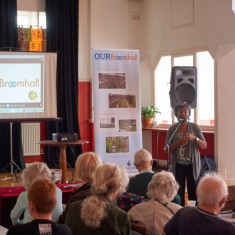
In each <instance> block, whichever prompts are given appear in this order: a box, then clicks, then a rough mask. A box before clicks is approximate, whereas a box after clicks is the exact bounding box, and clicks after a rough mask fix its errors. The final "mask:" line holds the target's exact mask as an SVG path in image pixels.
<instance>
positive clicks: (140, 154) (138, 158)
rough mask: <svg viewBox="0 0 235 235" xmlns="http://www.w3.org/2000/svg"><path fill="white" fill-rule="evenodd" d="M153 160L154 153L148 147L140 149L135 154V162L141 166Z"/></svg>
mask: <svg viewBox="0 0 235 235" xmlns="http://www.w3.org/2000/svg"><path fill="white" fill-rule="evenodd" d="M152 160H153V158H152V154H151V153H150V152H149V151H148V150H146V149H140V150H139V151H137V152H136V153H135V155H134V164H135V165H136V166H141V165H143V164H146V163H150V162H151V161H152Z"/></svg>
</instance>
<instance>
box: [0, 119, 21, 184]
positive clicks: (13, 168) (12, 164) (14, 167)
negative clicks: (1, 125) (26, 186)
mask: <svg viewBox="0 0 235 235" xmlns="http://www.w3.org/2000/svg"><path fill="white" fill-rule="evenodd" d="M9 124H10V162H8V163H7V164H6V165H5V166H4V167H3V168H2V169H3V170H5V171H6V172H7V170H6V169H7V167H8V166H10V167H11V172H10V176H15V179H16V182H17V183H18V178H17V175H16V173H17V172H18V171H21V172H22V170H21V169H20V167H19V166H18V165H17V164H16V163H15V162H14V161H13V144H12V127H13V122H9Z"/></svg>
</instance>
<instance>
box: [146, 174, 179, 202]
mask: <svg viewBox="0 0 235 235" xmlns="http://www.w3.org/2000/svg"><path fill="white" fill-rule="evenodd" d="M178 189H179V184H178V183H177V181H176V180H175V177H174V175H173V174H172V173H171V172H167V171H161V172H159V173H156V174H155V175H154V176H153V178H152V180H151V181H150V182H149V184H148V192H147V195H148V197H149V198H150V199H153V200H157V201H159V202H161V203H167V202H170V201H172V200H173V199H174V197H175V196H176V194H177V192H178Z"/></svg>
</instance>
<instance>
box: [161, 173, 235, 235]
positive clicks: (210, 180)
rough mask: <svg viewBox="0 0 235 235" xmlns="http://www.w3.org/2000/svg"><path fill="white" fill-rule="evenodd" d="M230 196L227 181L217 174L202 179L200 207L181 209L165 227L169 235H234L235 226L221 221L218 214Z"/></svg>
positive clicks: (198, 197)
mask: <svg viewBox="0 0 235 235" xmlns="http://www.w3.org/2000/svg"><path fill="white" fill-rule="evenodd" d="M227 196H228V187H227V185H226V183H225V181H224V180H223V179H222V178H221V177H220V176H219V175H217V174H215V173H214V174H208V175H206V176H204V177H203V178H201V180H200V181H199V184H198V187H197V200H198V207H197V208H195V207H189V206H186V207H184V208H182V209H180V210H179V211H178V212H177V213H176V214H175V215H174V216H173V217H172V218H171V220H170V221H169V222H168V223H167V224H166V225H165V227H164V231H165V233H166V234H167V235H177V234H180V235H188V234H191V235H194V234H195V235H198V234H200V235H206V234H213V235H221V234H226V235H230V234H231V235H232V234H235V225H234V224H233V223H230V222H228V221H225V220H223V219H221V218H220V217H219V216H218V214H219V213H220V210H221V209H222V207H223V206H224V204H225V202H226V200H227Z"/></svg>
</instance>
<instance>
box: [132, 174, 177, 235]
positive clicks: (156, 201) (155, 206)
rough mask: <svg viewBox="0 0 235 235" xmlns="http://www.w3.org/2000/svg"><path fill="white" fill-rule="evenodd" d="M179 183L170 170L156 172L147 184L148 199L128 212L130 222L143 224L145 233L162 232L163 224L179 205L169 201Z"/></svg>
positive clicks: (175, 192)
mask: <svg viewBox="0 0 235 235" xmlns="http://www.w3.org/2000/svg"><path fill="white" fill-rule="evenodd" d="M178 188H179V185H178V183H177V182H176V180H175V177H174V175H173V174H172V173H171V172H166V171H162V172H159V173H156V174H155V175H154V176H153V178H152V180H151V181H150V183H149V185H148V192H147V196H148V197H149V198H150V200H148V201H146V202H143V203H141V204H138V205H136V206H134V207H132V208H131V209H130V210H129V212H128V214H129V216H130V220H131V223H132V224H134V225H135V224H137V225H138V224H140V225H144V226H145V228H146V230H147V232H146V233H147V234H150V235H152V234H153V235H158V234H163V227H164V225H165V224H166V223H167V222H168V221H169V220H170V218H171V217H172V216H173V215H174V214H175V213H176V211H178V210H179V209H180V208H181V206H180V205H178V204H176V203H173V202H171V201H172V199H173V198H174V197H175V195H176V194H177V191H178Z"/></svg>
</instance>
